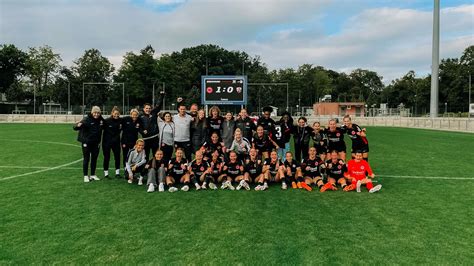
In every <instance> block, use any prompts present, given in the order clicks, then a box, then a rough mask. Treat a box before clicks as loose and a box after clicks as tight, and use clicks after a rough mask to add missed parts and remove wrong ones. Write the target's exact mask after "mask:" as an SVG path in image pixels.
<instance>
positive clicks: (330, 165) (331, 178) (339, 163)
mask: <svg viewBox="0 0 474 266" xmlns="http://www.w3.org/2000/svg"><path fill="white" fill-rule="evenodd" d="M330 154H331V158H330V159H329V160H327V161H326V184H325V185H324V186H323V187H322V188H321V190H320V191H321V192H324V191H326V190H328V189H330V190H337V186H336V185H337V184H340V185H341V188H342V189H344V190H345V191H348V189H346V186H347V184H346V179H345V178H344V174H345V173H346V171H347V168H346V163H345V162H344V161H343V160H341V159H339V155H338V153H337V151H331V152H330ZM349 186H352V185H349Z"/></svg>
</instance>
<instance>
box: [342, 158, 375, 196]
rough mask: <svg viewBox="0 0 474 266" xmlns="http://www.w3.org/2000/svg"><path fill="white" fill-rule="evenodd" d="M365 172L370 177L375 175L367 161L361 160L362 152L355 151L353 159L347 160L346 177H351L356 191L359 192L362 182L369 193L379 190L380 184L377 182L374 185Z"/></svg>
mask: <svg viewBox="0 0 474 266" xmlns="http://www.w3.org/2000/svg"><path fill="white" fill-rule="evenodd" d="M366 173H368V175H369V177H370V178H372V179H373V178H374V177H375V175H374V173H373V172H372V168H371V167H370V165H369V163H368V162H367V161H364V160H363V157H362V152H361V151H356V153H355V159H352V160H350V161H349V162H347V174H346V177H348V178H350V179H351V181H352V185H353V186H355V187H356V190H357V192H360V186H361V185H362V184H365V185H366V187H367V189H368V190H369V193H374V192H377V191H379V190H380V189H381V188H382V185H380V184H378V185H376V186H374V185H373V184H372V180H371V179H369V178H367V176H366Z"/></svg>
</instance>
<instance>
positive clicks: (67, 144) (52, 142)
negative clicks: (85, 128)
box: [0, 139, 81, 148]
mask: <svg viewBox="0 0 474 266" xmlns="http://www.w3.org/2000/svg"><path fill="white" fill-rule="evenodd" d="M1 140H4V141H17V142H33V143H46V144H57V145H64V146H71V147H79V148H80V147H81V146H80V145H76V144H71V143H63V142H55V141H43V140H20V139H0V141H1Z"/></svg>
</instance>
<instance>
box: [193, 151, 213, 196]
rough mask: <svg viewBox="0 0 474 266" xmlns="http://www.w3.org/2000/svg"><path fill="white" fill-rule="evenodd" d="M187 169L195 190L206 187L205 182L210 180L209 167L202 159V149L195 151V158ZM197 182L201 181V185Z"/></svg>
mask: <svg viewBox="0 0 474 266" xmlns="http://www.w3.org/2000/svg"><path fill="white" fill-rule="evenodd" d="M188 171H189V176H190V178H191V181H193V182H194V186H196V190H200V189H201V188H202V189H207V183H210V182H211V175H210V172H211V169H210V167H209V164H208V162H206V161H204V160H203V155H202V151H196V159H194V161H192V162H191V165H190V166H189V167H188ZM199 182H202V186H200V185H199Z"/></svg>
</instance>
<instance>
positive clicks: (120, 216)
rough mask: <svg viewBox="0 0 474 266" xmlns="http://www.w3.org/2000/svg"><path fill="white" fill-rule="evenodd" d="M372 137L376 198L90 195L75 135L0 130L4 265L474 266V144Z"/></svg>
mask: <svg viewBox="0 0 474 266" xmlns="http://www.w3.org/2000/svg"><path fill="white" fill-rule="evenodd" d="M367 130H368V138H369V141H370V149H371V154H370V156H371V157H370V163H371V164H372V168H373V169H374V171H375V174H376V175H377V176H378V177H377V178H376V179H375V180H376V182H379V183H381V184H383V188H382V190H381V191H380V192H379V193H374V194H369V193H368V192H367V190H365V188H364V190H363V193H355V192H342V191H328V192H325V193H319V192H317V191H313V192H307V191H304V190H292V189H290V190H288V191H282V190H281V189H280V187H279V186H276V185H274V186H271V187H270V189H269V190H268V191H263V192H257V191H253V190H252V191H227V190H226V191H221V190H219V191H209V190H208V191H194V190H192V191H190V192H187V193H184V192H178V193H158V192H156V193H146V186H142V187H139V186H137V185H136V184H133V185H129V184H127V183H126V181H125V180H124V179H120V180H117V179H114V180H101V181H95V182H91V183H83V177H82V171H81V163H82V161H81V158H82V154H81V149H80V147H79V143H78V142H77V141H76V136H77V132H74V131H73V130H72V125H43V124H0V145H1V147H2V148H1V151H2V152H1V153H0V206H1V208H0V239H1V241H0V264H33V263H35V264H38V263H41V264H52V263H56V264H89V263H93V264H103V263H120V264H138V263H152V264H168V263H173V264H323V263H324V264H367V263H370V264H415V263H416V264H418V263H424V264H456V265H458V264H472V262H473V261H474V252H473V243H474V237H473V236H474V225H473V214H474V207H473V206H474V198H473V196H474V164H473V163H472V162H473V155H474V152H473V151H474V134H465V133H453V132H441V131H427V130H417V129H402V128H375V127H372V128H367ZM348 143H350V141H349V140H348ZM348 146H350V144H348ZM97 173H98V174H99V177H102V176H103V172H102V161H101V159H99V163H98V172H97Z"/></svg>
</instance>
